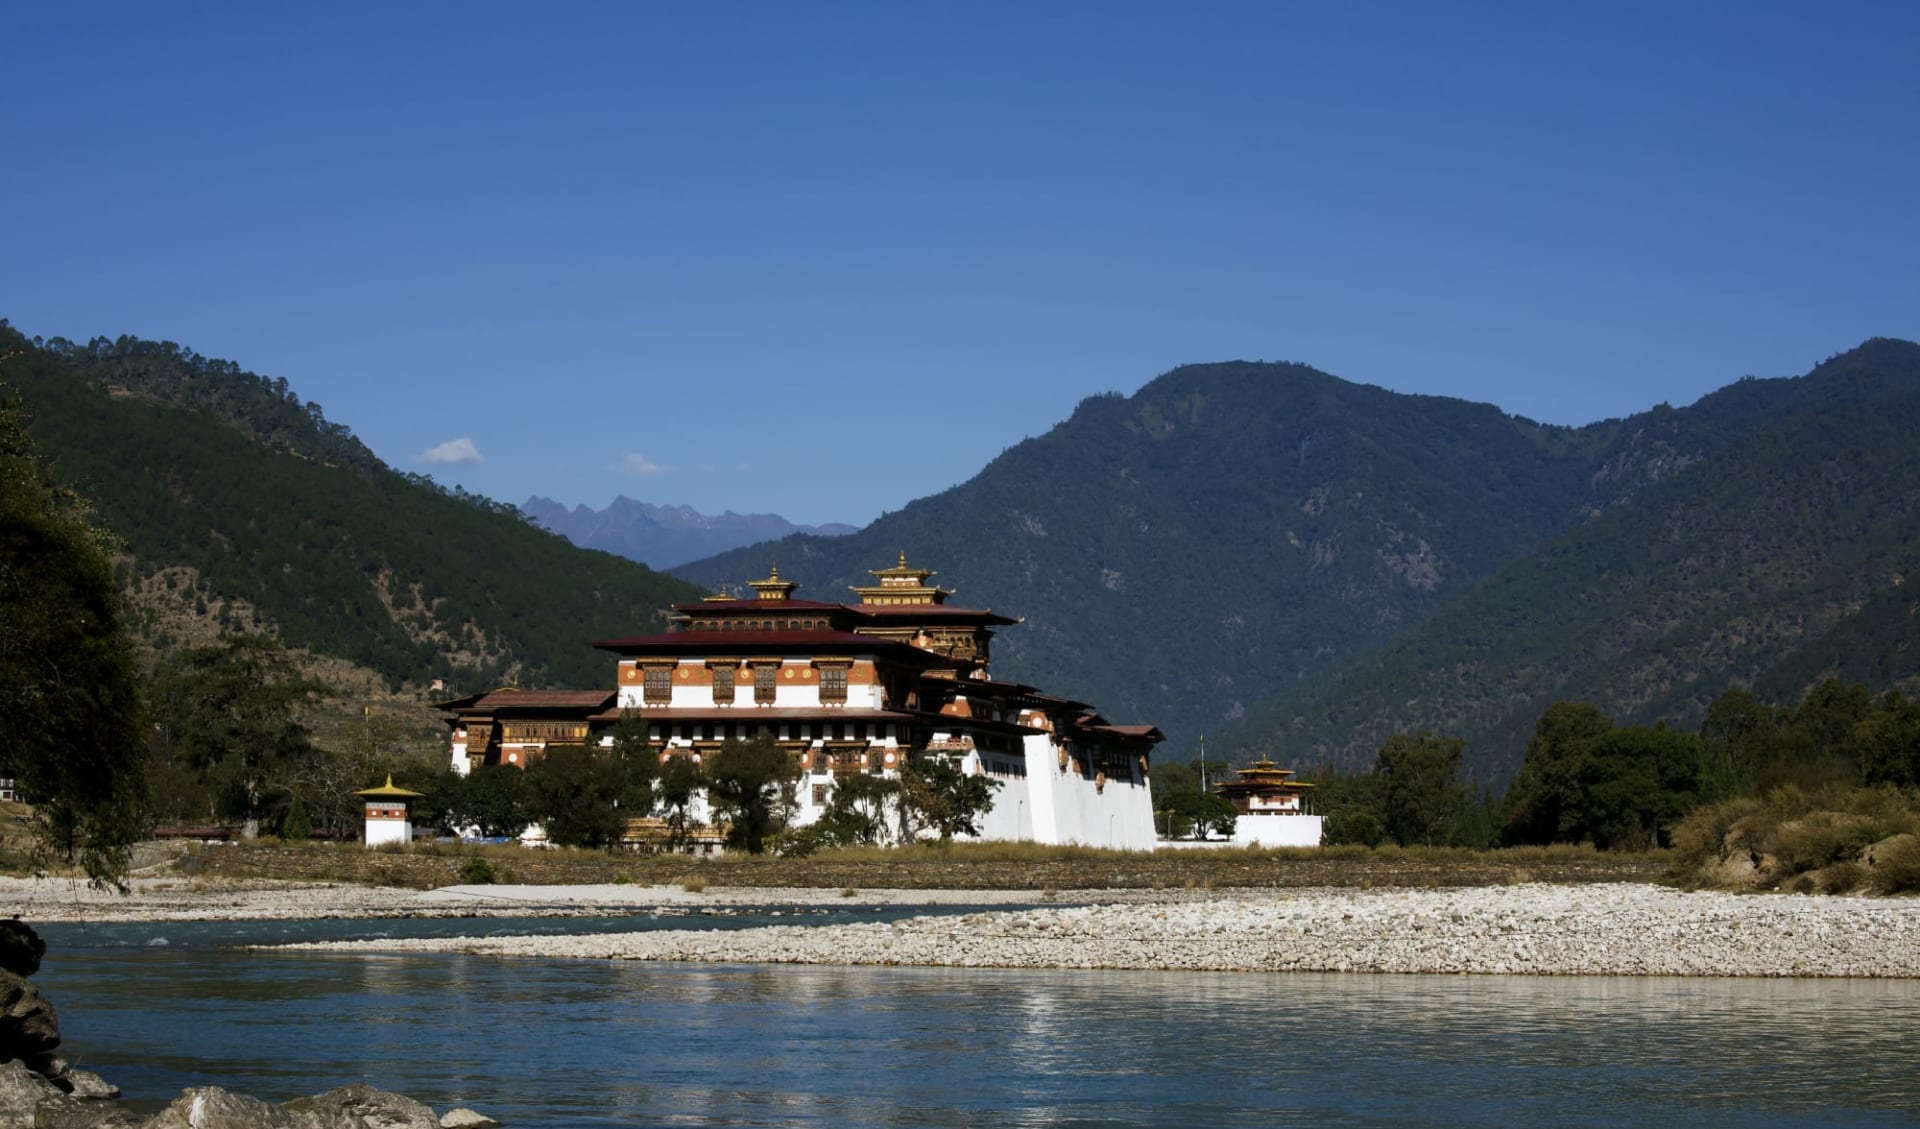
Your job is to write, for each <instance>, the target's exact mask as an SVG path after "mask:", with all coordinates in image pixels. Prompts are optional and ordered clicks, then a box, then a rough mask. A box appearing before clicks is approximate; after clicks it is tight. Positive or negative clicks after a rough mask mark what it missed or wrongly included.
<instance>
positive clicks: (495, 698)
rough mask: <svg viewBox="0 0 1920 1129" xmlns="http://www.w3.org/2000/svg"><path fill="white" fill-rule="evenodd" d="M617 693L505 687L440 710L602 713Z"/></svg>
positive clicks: (448, 705) (462, 699)
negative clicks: (593, 711) (588, 711)
mask: <svg viewBox="0 0 1920 1129" xmlns="http://www.w3.org/2000/svg"><path fill="white" fill-rule="evenodd" d="M614 693H615V692H614V691H612V690H515V689H513V688H512V687H505V688H502V689H499V690H488V691H486V692H485V693H481V694H469V695H467V696H466V697H464V698H455V699H453V700H452V701H447V702H441V703H440V704H439V708H440V709H443V710H453V711H455V712H465V711H468V710H484V711H487V712H489V713H498V712H500V711H502V710H598V709H605V708H606V707H607V705H608V704H609V703H611V702H612V701H613V697H614Z"/></svg>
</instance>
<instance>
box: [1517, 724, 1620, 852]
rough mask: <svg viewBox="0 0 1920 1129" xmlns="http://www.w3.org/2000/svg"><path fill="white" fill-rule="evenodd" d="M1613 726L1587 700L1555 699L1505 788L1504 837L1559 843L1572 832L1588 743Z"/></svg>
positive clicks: (1529, 841) (1535, 726)
mask: <svg viewBox="0 0 1920 1129" xmlns="http://www.w3.org/2000/svg"><path fill="white" fill-rule="evenodd" d="M1612 729H1613V719H1612V718H1610V717H1608V716H1607V715H1606V714H1604V713H1601V712H1600V708H1599V707H1598V706H1594V705H1591V704H1589V703H1587V702H1555V703H1554V704H1553V705H1551V706H1548V707H1547V709H1546V712H1545V713H1543V714H1541V715H1540V720H1539V722H1537V723H1536V724H1535V725H1534V730H1533V740H1531V741H1529V742H1528V743H1527V759H1526V761H1525V762H1524V763H1523V764H1522V765H1521V766H1520V772H1519V775H1517V776H1515V777H1514V779H1513V784H1512V785H1511V786H1509V787H1508V789H1507V797H1506V802H1505V805H1504V807H1505V813H1504V818H1503V820H1502V824H1503V826H1502V828H1501V838H1502V839H1503V840H1504V841H1505V842H1508V843H1556V842H1560V841H1562V840H1564V839H1565V838H1566V837H1567V835H1568V832H1569V826H1568V821H1569V820H1570V819H1572V818H1574V816H1573V810H1574V808H1576V807H1577V806H1578V805H1579V803H1580V780H1579V775H1580V765H1581V761H1582V758H1583V757H1584V756H1585V754H1586V748H1587V745H1588V744H1589V743H1590V742H1591V741H1593V740H1594V739H1595V738H1597V737H1600V736H1602V735H1604V734H1606V733H1608V732H1609V731H1611V730H1612Z"/></svg>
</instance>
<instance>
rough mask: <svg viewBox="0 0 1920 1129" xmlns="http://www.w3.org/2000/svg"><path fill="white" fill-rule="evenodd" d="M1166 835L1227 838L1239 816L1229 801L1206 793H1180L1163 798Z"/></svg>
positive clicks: (1174, 836)
mask: <svg viewBox="0 0 1920 1129" xmlns="http://www.w3.org/2000/svg"><path fill="white" fill-rule="evenodd" d="M1165 811H1166V813H1167V817H1168V818H1167V824H1168V831H1167V833H1168V835H1169V836H1171V837H1173V838H1184V837H1186V836H1188V835H1192V836H1194V837H1195V838H1199V839H1208V838H1211V837H1212V836H1213V834H1214V833H1215V832H1218V833H1220V834H1221V835H1224V836H1227V837H1231V836H1232V835H1233V828H1234V825H1235V823H1237V822H1238V820H1239V814H1240V813H1238V812H1236V811H1235V810H1234V808H1233V804H1232V802H1231V801H1229V800H1227V799H1225V798H1224V797H1221V796H1216V795H1213V794H1212V793H1210V792H1200V791H1193V792H1180V793H1178V794H1176V795H1173V796H1171V797H1169V798H1168V799H1167V805H1166V808H1165Z"/></svg>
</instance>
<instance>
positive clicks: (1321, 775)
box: [1310, 765, 1387, 847]
mask: <svg viewBox="0 0 1920 1129" xmlns="http://www.w3.org/2000/svg"><path fill="white" fill-rule="evenodd" d="M1313 779H1314V784H1315V787H1314V790H1313V793H1312V797H1311V801H1310V802H1311V803H1312V804H1313V806H1314V809H1315V810H1317V811H1318V812H1319V813H1320V814H1321V816H1322V818H1323V819H1324V820H1325V821H1326V822H1325V823H1324V824H1323V825H1322V829H1321V838H1322V840H1323V841H1324V842H1325V843H1327V844H1328V845H1329V846H1332V845H1335V844H1341V843H1357V844H1360V845H1362V846H1367V847H1377V846H1379V845H1380V843H1381V841H1382V840H1384V839H1385V838H1386V837H1387V833H1386V830H1385V829H1384V828H1383V827H1382V826H1381V818H1382V816H1381V807H1380V778H1379V777H1378V776H1377V775H1375V774H1374V773H1372V772H1343V771H1341V770H1340V769H1338V768H1335V767H1333V766H1331V765H1327V766H1323V767H1322V768H1320V769H1319V770H1318V771H1316V772H1315V773H1314V774H1313Z"/></svg>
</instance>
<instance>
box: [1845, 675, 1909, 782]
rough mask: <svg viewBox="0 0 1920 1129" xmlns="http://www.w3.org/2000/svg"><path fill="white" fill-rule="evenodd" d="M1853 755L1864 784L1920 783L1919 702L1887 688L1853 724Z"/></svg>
mask: <svg viewBox="0 0 1920 1129" xmlns="http://www.w3.org/2000/svg"><path fill="white" fill-rule="evenodd" d="M1852 745H1853V749H1854V759H1855V761H1856V762H1857V763H1858V764H1859V766H1860V780H1861V782H1862V783H1864V784H1870V785H1872V784H1891V785H1894V786H1895V787H1899V788H1912V787H1915V786H1920V705H1916V704H1915V703H1913V702H1909V701H1907V700H1906V699H1905V698H1903V697H1901V696H1900V694H1899V693H1898V692H1897V691H1893V690H1889V691H1887V692H1886V694H1885V695H1883V696H1882V697H1881V698H1880V700H1879V701H1877V702H1875V703H1874V709H1873V713H1872V715H1871V716H1869V717H1868V718H1867V719H1866V720H1864V721H1862V722H1860V723H1859V724H1857V725H1855V726H1854V727H1853V735H1852Z"/></svg>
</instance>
